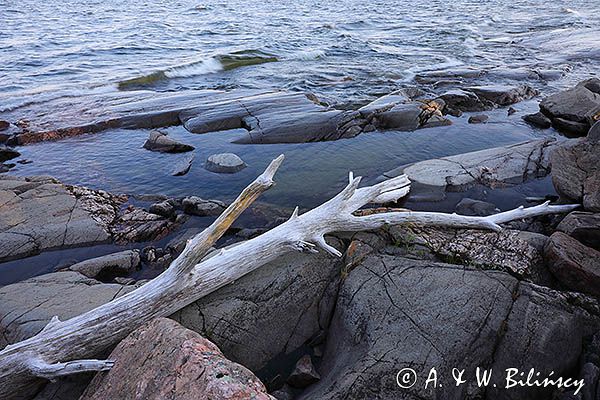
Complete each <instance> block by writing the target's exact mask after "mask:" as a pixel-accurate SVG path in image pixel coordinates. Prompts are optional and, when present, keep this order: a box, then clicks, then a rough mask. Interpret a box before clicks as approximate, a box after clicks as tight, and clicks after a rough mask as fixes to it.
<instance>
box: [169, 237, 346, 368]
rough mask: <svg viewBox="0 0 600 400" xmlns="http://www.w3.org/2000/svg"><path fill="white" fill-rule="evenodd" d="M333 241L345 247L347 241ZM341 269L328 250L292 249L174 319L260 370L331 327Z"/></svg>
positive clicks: (240, 361)
mask: <svg viewBox="0 0 600 400" xmlns="http://www.w3.org/2000/svg"><path fill="white" fill-rule="evenodd" d="M327 240H328V242H329V243H330V244H331V245H333V246H335V247H336V248H338V249H340V250H341V251H343V246H342V244H341V243H339V242H338V241H335V240H333V239H332V238H327ZM340 269H341V263H340V262H338V259H336V258H333V257H331V256H329V255H327V254H303V255H302V257H298V255H297V254H293V253H288V254H286V255H283V256H281V257H279V258H278V259H276V260H274V261H272V262H270V263H267V264H266V265H264V266H262V267H260V268H259V269H257V270H255V271H253V272H251V273H250V274H248V275H246V276H243V277H242V278H240V279H238V280H237V281H235V282H234V283H232V284H230V285H228V286H225V287H223V288H221V289H219V290H218V291H216V292H214V293H212V294H210V295H208V296H206V297H204V298H203V299H200V300H198V301H196V302H195V303H192V304H190V305H189V306H187V307H185V308H184V309H182V310H181V311H179V312H177V313H175V314H174V315H173V316H172V317H171V318H173V319H175V320H176V321H178V322H179V323H181V324H182V325H183V326H185V327H187V328H189V329H192V330H194V331H196V332H198V333H200V334H202V335H203V336H206V337H207V338H209V339H210V340H212V341H213V342H214V343H216V344H217V345H218V346H219V347H220V348H221V350H222V351H223V353H224V354H225V355H226V356H227V358H229V359H231V360H233V361H235V362H239V363H241V364H243V365H245V366H247V367H248V368H250V369H251V370H253V371H257V370H259V369H261V368H263V367H264V366H265V365H267V362H268V361H269V360H271V359H273V358H274V357H275V356H279V355H282V354H290V353H292V352H293V351H294V350H296V349H298V348H300V347H301V346H303V345H304V344H305V343H307V342H308V341H309V340H310V339H311V338H313V337H314V336H315V335H316V334H317V333H318V332H320V331H321V330H322V329H323V327H325V326H327V324H328V321H329V318H330V316H331V312H332V310H333V306H334V303H335V297H336V293H337V288H338V284H339V279H340ZM249 344H250V345H249Z"/></svg>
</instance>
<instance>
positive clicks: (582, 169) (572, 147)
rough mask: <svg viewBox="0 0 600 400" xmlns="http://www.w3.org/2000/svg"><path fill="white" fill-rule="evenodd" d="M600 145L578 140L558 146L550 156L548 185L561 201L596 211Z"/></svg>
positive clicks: (599, 201) (599, 190) (599, 205)
mask: <svg viewBox="0 0 600 400" xmlns="http://www.w3.org/2000/svg"><path fill="white" fill-rule="evenodd" d="M599 157H600V142H595V141H592V140H588V139H587V138H582V139H578V140H569V141H565V142H562V143H561V144H560V145H559V146H556V147H555V149H554V150H553V151H552V152H551V154H550V162H551V163H552V183H553V184H554V187H555V188H556V191H557V192H558V193H559V194H560V195H561V196H562V197H563V198H565V199H567V200H569V201H574V202H576V203H582V204H583V207H584V208H585V209H586V210H588V211H594V212H598V211H600V158H599Z"/></svg>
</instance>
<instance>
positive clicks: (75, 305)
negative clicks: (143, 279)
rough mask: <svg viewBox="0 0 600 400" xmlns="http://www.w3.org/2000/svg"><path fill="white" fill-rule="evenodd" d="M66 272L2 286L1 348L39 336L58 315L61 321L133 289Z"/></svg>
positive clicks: (0, 315) (0, 298)
mask: <svg viewBox="0 0 600 400" xmlns="http://www.w3.org/2000/svg"><path fill="white" fill-rule="evenodd" d="M134 289H135V286H122V285H118V284H112V283H111V284H105V283H101V282H99V281H96V280H94V279H90V278H88V277H86V276H84V275H82V274H80V273H78V272H74V271H65V272H55V273H51V274H46V275H41V276H38V277H35V278H31V279H27V280H25V281H22V282H19V283H15V284H12V285H8V286H4V287H0V303H1V304H2V307H1V308H0V348H3V347H4V346H6V345H7V344H11V343H15V342H18V341H21V340H24V339H27V338H29V337H31V336H34V335H36V334H37V333H39V332H40V331H41V330H42V328H44V327H45V326H46V324H47V323H48V322H49V321H50V319H51V318H52V317H54V316H55V315H56V316H58V318H59V319H60V320H61V321H65V320H67V319H69V318H72V317H75V316H77V315H79V314H82V313H84V312H86V311H89V310H91V309H93V308H96V307H98V306H100V305H102V304H104V303H107V302H109V301H111V300H112V299H114V298H116V297H119V296H122V295H124V294H125V293H128V292H130V291H131V290H134Z"/></svg>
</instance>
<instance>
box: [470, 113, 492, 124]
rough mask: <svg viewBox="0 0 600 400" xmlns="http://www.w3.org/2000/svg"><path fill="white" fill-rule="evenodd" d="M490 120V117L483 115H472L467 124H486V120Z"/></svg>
mask: <svg viewBox="0 0 600 400" xmlns="http://www.w3.org/2000/svg"><path fill="white" fill-rule="evenodd" d="M488 119H490V117H488V116H487V115H485V114H478V115H473V116H471V117H469V120H468V122H469V123H470V124H484V123H486V122H487V120H488Z"/></svg>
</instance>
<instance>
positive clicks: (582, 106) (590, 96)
mask: <svg viewBox="0 0 600 400" xmlns="http://www.w3.org/2000/svg"><path fill="white" fill-rule="evenodd" d="M599 106H600V94H598V93H594V92H592V91H591V90H589V89H588V88H587V87H586V86H585V82H582V83H580V84H578V85H577V86H575V87H574V88H571V89H567V90H564V91H561V92H558V93H556V94H553V95H551V96H548V97H546V98H545V99H544V100H542V102H541V103H540V110H541V111H542V112H543V113H544V114H545V115H547V116H548V117H550V118H552V119H553V120H554V119H555V118H562V119H564V120H567V121H573V122H581V123H588V124H589V121H588V119H587V117H588V114H589V112H590V111H592V110H594V109H595V108H597V107H599Z"/></svg>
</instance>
